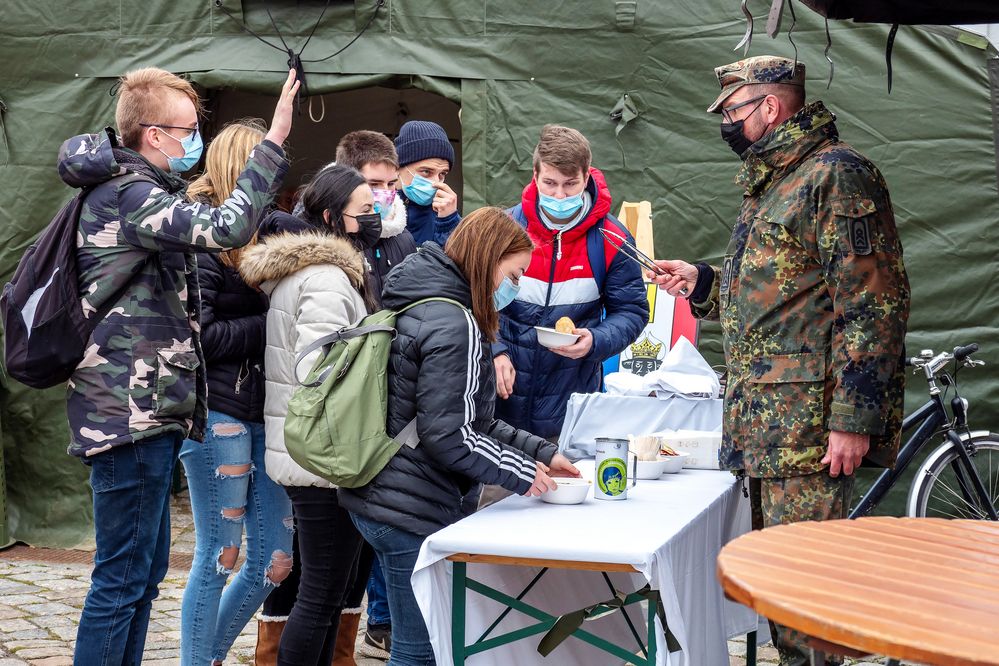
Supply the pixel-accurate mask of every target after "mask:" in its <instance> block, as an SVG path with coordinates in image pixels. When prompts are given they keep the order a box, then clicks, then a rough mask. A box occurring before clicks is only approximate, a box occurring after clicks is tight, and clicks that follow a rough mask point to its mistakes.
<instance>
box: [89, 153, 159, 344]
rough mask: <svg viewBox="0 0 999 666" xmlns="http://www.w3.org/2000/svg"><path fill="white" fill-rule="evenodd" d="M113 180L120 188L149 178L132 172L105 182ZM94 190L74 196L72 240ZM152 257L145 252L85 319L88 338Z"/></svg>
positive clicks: (149, 253) (150, 253)
mask: <svg viewBox="0 0 999 666" xmlns="http://www.w3.org/2000/svg"><path fill="white" fill-rule="evenodd" d="M115 180H121V181H124V182H120V183H118V184H117V185H116V187H121V186H122V185H123V184H124V183H125V182H134V181H139V180H149V178H148V177H146V176H143V175H142V174H138V173H135V172H133V171H126V172H125V173H123V174H120V175H117V176H112V177H111V179H110V180H107V181H105V182H107V183H110V182H112V181H115ZM95 189H96V186H95V187H86V188H83V189H81V190H80V192H79V193H78V194H77V195H76V196H77V198H78V200H79V206H78V209H77V219H76V220H74V221H73V238H74V239H75V238H76V234H77V233H78V232H79V227H80V218H79V216H80V215H81V214H82V212H83V201H84V199H86V198H87V197H88V196H89V195H90V193H91V192H93V191H94V190H95ZM74 246H75V243H74ZM73 251H74V253H75V252H76V249H75V247H74V250H73ZM152 256H153V253H152V252H147V253H146V258H145V259H143V261H142V263H141V264H139V266H138V268H136V269H135V272H134V273H132V275H131V276H129V278H128V280H126V281H125V284H123V285H122V286H121V288H120V289H118V291H116V292H115V293H113V294H111V295H110V296H109V297H108V298H107V300H105V301H104V302H103V303H101V304H100V306H98V307H97V311H96V312H95V313H94V315H93V316H92V317H89V318H87V319H86V322H87V324H88V328H89V330H88V331H87V336H88V337H89V336H90V335H92V334H93V332H94V330H95V329H96V328H97V325H98V324H100V323H101V322H102V321H104V319H105V317H107V316H108V313H110V312H111V310H113V309H114V306H115V305H116V304H117V303H118V300H119V299H120V298H121V297H122V296H124V295H125V293H126V292H127V291H128V288H129V287H130V286H132V280H134V279H135V276H136V275H138V274H139V273H141V272H142V271H143V270H144V269H145V267H146V265H147V264H148V263H149V261H150V260H151V258H152ZM77 281H79V274H77ZM79 289H80V285H77V290H79Z"/></svg>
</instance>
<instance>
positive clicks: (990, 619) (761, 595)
mask: <svg viewBox="0 0 999 666" xmlns="http://www.w3.org/2000/svg"><path fill="white" fill-rule="evenodd" d="M718 578H719V580H720V581H721V584H722V587H723V588H724V590H725V593H726V595H728V596H729V597H730V598H731V599H733V600H735V601H737V602H739V603H741V604H744V605H746V606H749V607H750V608H753V609H754V610H756V612H758V613H759V614H761V615H763V616H764V617H767V618H769V619H771V620H773V621H775V622H777V623H779V624H784V625H786V626H788V627H791V628H792V629H797V630H798V631H803V632H805V633H807V634H809V635H810V636H815V637H816V638H820V639H822V640H824V641H828V642H829V643H833V644H835V645H842V646H846V647H849V648H853V649H855V650H860V651H863V652H868V653H872V654H879V655H884V656H887V657H893V658H896V659H906V660H912V661H916V662H919V663H922V664H931V665H934V666H936V665H941V666H942V665H951V664H962V665H963V664H968V665H970V664H993V665H999V524H996V523H992V522H987V521H979V520H943V519H939V518H860V519H858V520H834V521H829V522H823V523H814V522H810V523H795V524H792V525H781V526H777V527H771V528H767V529H765V530H762V531H758V532H753V533H750V534H744V535H743V536H741V537H739V538H738V539H735V540H734V541H732V542H730V543H729V544H728V545H727V546H725V547H724V548H723V549H722V551H721V553H720V554H719V556H718Z"/></svg>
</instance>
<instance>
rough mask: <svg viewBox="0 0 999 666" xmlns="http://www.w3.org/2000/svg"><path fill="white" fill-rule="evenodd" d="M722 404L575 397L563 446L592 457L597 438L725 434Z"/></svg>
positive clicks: (595, 395) (604, 395)
mask: <svg viewBox="0 0 999 666" xmlns="http://www.w3.org/2000/svg"><path fill="white" fill-rule="evenodd" d="M721 424H722V400H721V399H712V400H688V399H686V398H682V397H679V396H674V397H671V398H668V399H665V400H660V399H659V398H640V397H635V396H625V395H609V394H607V393H573V394H572V396H571V397H570V398H569V403H568V404H567V405H566V413H565V421H564V422H563V423H562V432H561V433H560V434H559V438H558V439H559V442H561V443H562V446H563V447H566V446H570V447H572V448H574V449H577V450H579V451H582V452H583V453H585V454H586V455H588V456H592V455H593V453H594V450H595V449H596V441H595V440H596V438H597V437H621V438H626V437H627V436H628V435H647V434H649V433H653V432H660V431H662V430H707V431H711V432H721Z"/></svg>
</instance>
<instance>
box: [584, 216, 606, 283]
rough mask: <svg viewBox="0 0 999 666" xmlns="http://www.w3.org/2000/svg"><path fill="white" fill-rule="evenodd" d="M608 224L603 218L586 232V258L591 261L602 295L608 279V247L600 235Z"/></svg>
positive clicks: (594, 277) (595, 279)
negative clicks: (605, 281)
mask: <svg viewBox="0 0 999 666" xmlns="http://www.w3.org/2000/svg"><path fill="white" fill-rule="evenodd" d="M606 222H607V218H606V217H603V218H601V219H600V220H599V221H597V223H596V224H594V225H593V226H592V227H590V229H589V231H587V232H586V256H587V257H588V258H589V260H590V270H591V271H592V272H593V279H594V281H596V283H597V289H598V290H599V291H600V293H603V291H604V280H606V279H607V247H606V245H605V244H604V237H603V234H601V233H600V230H601V229H603V228H604V224H605V223H606Z"/></svg>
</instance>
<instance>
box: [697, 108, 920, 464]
mask: <svg viewBox="0 0 999 666" xmlns="http://www.w3.org/2000/svg"><path fill="white" fill-rule="evenodd" d="M833 121H834V117H833V115H832V113H830V112H829V111H828V110H827V109H826V108H825V106H823V104H822V103H821V102H815V103H812V104H809V105H808V106H806V107H805V108H804V109H802V110H801V111H800V112H799V113H797V114H796V115H794V116H793V117H791V118H789V119H788V120H787V121H785V122H784V123H783V124H781V125H780V126H779V127H777V128H776V129H775V130H774V131H773V132H772V133H771V134H770V135H769V136H767V137H765V138H764V139H763V140H761V141H760V142H758V143H757V144H754V145H753V147H752V148H751V152H750V155H749V157H748V158H747V159H746V162H745V164H744V165H743V167H742V170H741V172H740V173H739V176H738V178H737V182H738V183H739V184H740V185H741V186H742V187H744V188H745V191H746V194H745V198H744V200H743V204H742V210H741V212H740V214H739V218H738V221H737V222H736V225H735V228H734V229H733V232H732V238H731V240H730V242H729V246H728V250H727V251H726V257H725V262H724V266H723V267H721V268H715V269H714V280H713V284H712V289H711V295H710V296H709V297H708V298H707V299H706V300H705V302H703V303H694V304H692V305H694V311H695V314H696V315H697V316H699V317H702V318H711V319H720V320H721V325H722V332H723V336H724V342H725V356H726V361H727V363H728V370H729V378H728V384H727V387H726V394H725V418H724V427H725V438H724V443H723V446H722V451H721V454H720V456H721V463H722V465H723V466H724V467H727V468H729V469H735V470H741V469H745V470H746V472H747V474H749V475H750V476H754V477H788V476H797V475H802V474H810V473H812V472H816V471H819V470H821V469H823V467H824V465H823V464H822V463H821V462H820V461H821V459H822V457H823V456H824V455H825V451H826V447H827V444H828V436H829V431H831V430H839V431H845V432H854V433H865V434H869V435H871V449H870V452H869V454H868V459H869V460H871V461H872V462H874V463H876V464H880V465H886V466H890V465H893V464H894V460H895V456H896V454H897V452H898V441H899V435H900V426H901V416H902V398H903V390H904V376H903V370H904V368H903V364H902V363H901V361H900V360H901V357H902V355H903V353H904V351H903V349H904V339H905V330H906V320H907V319H908V315H909V282H908V278H907V277H906V274H905V267H904V266H903V263H902V246H901V243H900V242H899V238H898V232H897V230H896V228H895V217H894V213H893V212H892V205H891V200H890V198H889V196H888V189H887V186H886V184H885V181H884V179H883V178H882V176H881V173H880V172H879V171H878V170H877V168H876V167H875V166H874V165H873V164H871V162H870V161H868V160H867V159H866V158H865V157H863V156H862V155H860V154H859V153H857V151H855V150H854V149H853V148H851V147H850V146H849V145H847V144H845V143H843V142H841V141H840V140H839V136H838V133H837V131H836V126H835V124H834V122H833Z"/></svg>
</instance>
